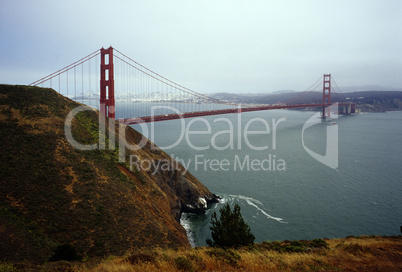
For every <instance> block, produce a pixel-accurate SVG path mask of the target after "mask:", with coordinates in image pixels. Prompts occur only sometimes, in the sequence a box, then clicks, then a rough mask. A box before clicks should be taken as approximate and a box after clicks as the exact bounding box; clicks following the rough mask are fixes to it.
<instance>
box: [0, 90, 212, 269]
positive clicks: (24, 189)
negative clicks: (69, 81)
mask: <svg viewBox="0 0 402 272" xmlns="http://www.w3.org/2000/svg"><path fill="white" fill-rule="evenodd" d="M78 106H80V104H78V103H76V102H74V101H71V100H70V99H67V98H65V97H63V96H61V95H59V94H58V93H56V92H55V91H53V90H51V89H43V88H37V87H27V86H10V85H0V141H1V143H2V144H1V145H0V161H1V165H0V252H2V256H1V258H6V259H10V260H13V261H20V260H24V259H27V260H30V261H37V262H42V261H45V260H47V259H48V258H49V257H51V255H52V253H53V252H54V249H55V248H56V247H57V246H58V245H61V244H70V245H72V246H73V247H74V248H75V249H76V250H77V251H78V253H79V254H80V255H82V256H89V257H91V256H103V255H108V254H122V253H124V252H125V251H127V250H130V249H131V248H138V247H152V246H158V247H189V246H190V245H189V242H188V240H187V237H186V233H185V230H184V228H183V227H182V226H181V225H180V224H179V218H180V214H181V212H183V211H188V212H197V213H202V212H204V211H205V209H206V205H205V204H206V202H211V201H216V196H215V195H213V194H212V193H211V192H210V191H209V190H208V189H207V188H206V187H205V186H203V185H202V184H201V183H200V182H199V181H198V180H197V179H196V178H195V177H194V176H192V175H191V174H190V173H188V172H187V171H186V170H185V169H184V167H183V166H182V165H180V164H178V163H177V162H175V161H174V160H173V159H172V158H170V157H169V156H168V155H167V154H166V153H165V152H163V151H162V150H159V149H158V148H151V147H152V146H151V143H150V142H149V141H148V140H147V139H145V144H144V147H143V148H141V149H139V150H130V149H127V148H126V149H125V157H124V158H125V161H126V162H125V163H121V162H119V149H118V148H121V147H120V146H119V137H118V136H119V135H120V136H125V140H126V141H127V143H129V144H130V146H137V145H138V144H140V141H141V140H143V136H142V135H141V134H139V133H138V132H137V131H135V130H134V129H132V128H130V127H125V126H123V125H121V124H118V123H115V124H114V125H112V127H113V126H114V130H115V131H114V132H115V134H116V137H115V139H113V138H111V137H110V135H111V131H110V130H109V131H107V132H106V133H105V135H106V138H105V139H104V142H105V145H106V148H102V146H101V149H99V148H94V149H93V150H87V151H85V150H80V149H77V148H74V147H73V146H72V145H71V144H70V143H69V142H68V140H67V138H66V136H65V120H66V116H67V115H68V114H69V112H71V110H72V109H74V108H76V107H78ZM112 130H113V128H112ZM71 131H72V135H73V137H74V140H75V141H77V142H79V143H81V144H85V145H89V144H98V143H100V142H102V140H103V138H102V137H101V141H99V139H100V138H99V137H100V136H99V123H98V113H97V112H94V111H83V112H80V113H79V114H77V115H75V118H74V119H73V121H72V127H71ZM110 142H114V145H115V146H116V149H108V146H109V144H110ZM97 147H99V146H97ZM130 156H131V158H132V157H133V156H134V157H135V158H136V162H137V163H139V162H143V161H147V162H154V164H153V165H157V166H158V167H153V168H152V167H149V168H145V167H139V166H138V164H137V165H136V164H133V163H131V164H130ZM158 163H159V164H158ZM130 166H131V170H132V171H130ZM162 166H163V167H162Z"/></svg>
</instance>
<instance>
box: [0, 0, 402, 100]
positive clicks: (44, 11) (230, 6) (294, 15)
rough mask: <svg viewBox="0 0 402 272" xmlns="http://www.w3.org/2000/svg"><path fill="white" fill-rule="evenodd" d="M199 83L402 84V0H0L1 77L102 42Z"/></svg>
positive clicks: (53, 66) (40, 72) (33, 75)
mask: <svg viewBox="0 0 402 272" xmlns="http://www.w3.org/2000/svg"><path fill="white" fill-rule="evenodd" d="M110 45H112V46H113V47H114V48H116V49H118V50H119V51H121V52H123V53H124V54H126V55H128V56H129V57H131V58H132V59H134V60H136V61H138V62H139V63H141V64H143V65H145V66H146V67H148V68H150V69H152V70H154V71H156V72H158V73H159V74H161V75H163V76H165V77H167V78H169V79H170V80H173V81H175V82H177V83H180V84H183V85H184V86H186V87H188V88H190V89H193V90H196V91H200V92H206V93H208V92H218V91H226V92H272V91H276V90H284V89H293V90H297V91H303V90H305V89H306V88H307V87H309V86H310V85H311V84H312V83H314V82H315V81H316V80H317V79H318V78H319V77H320V76H321V75H322V74H324V73H332V75H333V76H334V77H335V79H336V82H337V83H338V85H339V86H340V87H341V86H351V85H366V84H370V85H372V84H374V85H382V86H389V87H398V88H400V87H402V1H401V0H345V1H343V0H331V1H329V0H328V1H327V0H310V1H309V0H294V1H291V0H281V1H279V0H278V1H272V0H271V1H269V0H266V1H252V0H248V1H246V0H244V1H236V0H214V1H207V0H203V1H200V0H186V1H177V0H161V1H154V0H146V1H145V0H144V1H110V0H109V1H99V0H98V1H85V0H79V1H71V0H69V1H54V0H49V1H44V0H36V1H29V0H25V1H20V0H1V1H0V49H1V51H0V83H10V84H29V83H31V82H33V81H35V80H37V79H39V78H41V77H43V76H45V75H47V74H50V73H52V72H54V71H56V70H58V69H59V68H62V67H64V66H66V65H68V64H70V63H72V62H74V61H76V60H78V59H80V58H81V57H84V56H86V55H88V54H90V53H92V52H94V51H95V50H97V49H100V48H101V47H108V46H110Z"/></svg>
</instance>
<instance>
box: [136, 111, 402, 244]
mask: <svg viewBox="0 0 402 272" xmlns="http://www.w3.org/2000/svg"><path fill="white" fill-rule="evenodd" d="M333 118H334V120H333V121H334V122H335V123H331V122H321V121H320V119H318V118H317V116H315V112H311V111H291V110H272V111H259V112H251V113H242V114H227V115H220V116H210V117H203V118H194V119H186V120H173V121H164V122H157V123H152V124H147V125H146V126H144V125H143V126H142V127H141V126H140V125H134V126H133V127H134V128H135V129H137V130H138V131H140V132H141V131H143V130H144V128H146V130H148V137H149V138H150V139H151V140H152V141H154V142H155V143H156V144H157V145H158V146H159V147H161V148H162V149H164V150H165V151H166V152H167V153H168V154H169V155H171V156H172V157H173V158H175V159H176V160H178V161H179V162H181V163H182V164H183V165H185V166H186V167H187V168H188V170H189V171H190V172H191V173H192V174H193V175H194V176H196V177H197V178H198V179H199V180H200V181H201V182H202V183H203V184H204V185H205V186H206V187H207V188H208V189H209V190H210V191H211V192H213V193H215V194H217V195H219V196H220V197H221V198H222V200H221V202H220V203H218V204H214V205H211V206H210V207H209V209H208V211H207V213H206V214H205V215H193V214H183V216H182V219H181V223H182V225H183V226H185V227H186V229H187V233H188V237H189V240H190V242H191V243H192V245H193V246H203V245H206V242H205V241H206V239H208V238H210V237H211V234H210V229H209V226H210V222H209V221H210V217H211V214H212V213H213V212H217V213H218V214H219V209H220V208H221V207H222V205H223V204H224V203H227V202H229V203H231V204H233V203H238V204H239V205H240V207H241V212H242V215H243V217H244V219H245V221H246V222H247V223H248V224H249V225H250V228H251V231H252V233H253V234H254V235H255V237H256V239H255V242H262V241H267V240H270V241H273V240H293V239H314V238H337V237H345V236H348V235H356V236H357V235H399V234H400V226H401V225H402V112H388V113H370V114H358V115H354V116H336V115H333ZM308 120H310V122H312V124H311V125H310V126H308V125H307V124H308ZM311 154H316V155H311ZM326 155H327V156H326ZM313 156H315V157H313Z"/></svg>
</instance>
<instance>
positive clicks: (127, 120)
mask: <svg viewBox="0 0 402 272" xmlns="http://www.w3.org/2000/svg"><path fill="white" fill-rule="evenodd" d="M341 104H343V103H339V105H341ZM329 105H330V104H295V105H264V106H257V107H245V108H232V109H221V110H210V111H195V112H185V113H173V114H162V115H155V116H145V117H135V118H120V119H119V122H121V123H124V124H126V125H134V124H141V123H150V122H158V121H167V120H175V119H181V118H192V117H201V116H210V115H219V114H229V113H242V112H251V111H263V110H277V109H294V108H311V107H323V106H324V107H327V106H329Z"/></svg>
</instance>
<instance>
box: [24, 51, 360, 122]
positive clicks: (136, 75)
mask: <svg viewBox="0 0 402 272" xmlns="http://www.w3.org/2000/svg"><path fill="white" fill-rule="evenodd" d="M98 55H100V64H99V59H98V58H96V57H97V56H98ZM92 62H95V65H94V64H93V63H92ZM91 67H92V68H93V67H100V74H99V72H94V71H93V70H91ZM97 69H99V68H97ZM97 69H96V70H97ZM97 71H99V70H97ZM61 79H63V84H62V83H61ZM320 82H321V78H320V79H319V80H318V81H317V82H316V83H314V84H313V85H312V86H311V87H310V88H309V89H307V90H306V91H304V92H302V93H300V94H298V95H296V97H295V98H292V99H290V100H287V101H284V102H282V103H277V104H273V105H266V104H265V105H263V104H254V105H248V104H243V105H241V104H236V103H230V102H228V101H223V100H219V99H216V98H212V97H209V96H207V95H204V94H201V93H199V92H196V91H193V90H191V89H188V88H186V87H184V86H182V85H180V84H178V83H175V82H173V81H171V80H169V79H167V78H165V77H163V76H161V75H160V74H158V73H155V72H154V71H152V70H150V69H148V68H146V67H145V66H143V65H141V64H139V63H138V62H136V61H134V60H133V59H131V58H129V57H128V56H126V55H124V54H123V53H121V52H120V51H118V50H117V49H115V48H112V47H109V48H107V49H104V48H102V49H100V50H97V51H95V52H93V53H92V54H90V55H88V56H86V57H84V58H82V59H80V60H78V61H76V62H74V63H73V64H71V65H69V66H66V67H64V68H63V69H60V70H58V71H56V72H55V73H52V74H50V75H48V76H46V77H44V78H42V79H40V80H37V81H35V82H33V83H31V84H30V85H35V86H37V85H40V86H43V85H44V84H47V86H49V85H50V86H49V87H50V88H52V87H58V92H59V93H61V94H63V95H65V96H67V97H70V98H72V99H74V100H76V101H78V102H82V103H84V104H87V105H90V106H92V107H95V108H98V109H99V111H100V112H101V113H102V114H103V115H104V116H107V117H109V118H111V119H117V120H118V121H120V122H122V123H125V124H127V125H130V124H139V123H149V122H157V121H165V120H174V119H181V118H192V117H200V116H210V115H221V114H230V113H242V112H243V113H244V112H251V111H263V110H274V109H296V108H322V113H321V118H322V119H323V121H325V120H329V119H331V109H330V108H331V103H332V102H331V90H332V76H331V74H324V76H323V78H322V102H318V101H316V102H315V103H309V104H296V103H294V102H293V101H296V100H298V99H300V98H301V97H303V96H305V95H307V94H309V93H310V92H312V91H314V89H315V88H319V84H320ZM98 84H99V85H98ZM335 85H336V84H335ZM95 86H99V89H98V88H97V87H95ZM55 89H56V88H55ZM93 104H95V105H93ZM332 105H334V104H332ZM335 105H337V112H336V113H337V114H354V113H356V104H355V103H351V102H337V103H335ZM151 108H153V109H155V108H156V109H157V110H151Z"/></svg>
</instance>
